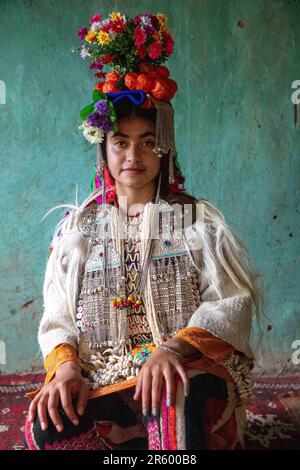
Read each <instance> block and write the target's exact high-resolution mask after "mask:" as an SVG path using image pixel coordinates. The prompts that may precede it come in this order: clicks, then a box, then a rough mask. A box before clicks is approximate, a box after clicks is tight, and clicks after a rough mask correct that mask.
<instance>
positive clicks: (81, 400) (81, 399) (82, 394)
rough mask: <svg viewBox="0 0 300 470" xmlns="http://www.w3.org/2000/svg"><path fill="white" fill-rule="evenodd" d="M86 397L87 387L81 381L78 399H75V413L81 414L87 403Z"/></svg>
mask: <svg viewBox="0 0 300 470" xmlns="http://www.w3.org/2000/svg"><path fill="white" fill-rule="evenodd" d="M87 398H88V389H87V386H86V384H85V383H82V384H81V385H80V389H79V394H78V399H77V406H76V409H77V413H78V414H79V415H80V416H82V415H83V413H84V410H85V407H86V404H87Z"/></svg>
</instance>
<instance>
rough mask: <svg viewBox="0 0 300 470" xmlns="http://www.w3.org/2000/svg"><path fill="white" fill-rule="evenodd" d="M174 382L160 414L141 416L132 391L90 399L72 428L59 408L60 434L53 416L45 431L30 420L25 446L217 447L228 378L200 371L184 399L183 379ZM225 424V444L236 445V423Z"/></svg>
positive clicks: (67, 447)
mask: <svg viewBox="0 0 300 470" xmlns="http://www.w3.org/2000/svg"><path fill="white" fill-rule="evenodd" d="M175 383H176V402H175V404H174V405H173V406H171V407H167V406H166V387H165V386H164V387H163V389H162V400H161V410H160V416H159V417H158V418H156V417H153V416H149V417H146V418H143V416H142V414H141V403H140V402H136V401H134V400H133V399H132V396H133V391H132V390H127V391H125V392H124V391H123V392H118V393H114V394H111V395H107V396H103V397H99V398H95V399H90V400H88V404H87V408H86V411H85V413H84V415H83V416H82V417H80V418H79V425H78V426H74V425H73V424H72V423H71V422H70V420H69V419H68V418H67V416H66V415H65V413H64V411H63V410H62V408H61V407H59V414H60V416H61V419H62V421H63V424H64V430H63V432H61V433H59V432H58V431H57V430H56V428H55V426H54V425H53V424H52V422H51V420H50V418H49V416H48V419H49V425H48V429H47V430H46V431H42V429H41V426H40V422H39V418H38V416H37V417H36V420H35V423H33V424H30V423H29V422H28V420H26V424H25V441H24V442H25V444H26V447H27V448H28V449H29V450H71V449H72V450H87V449H90V450H96V449H97V450H105V449H112V450H116V449H150V450H157V449H164V450H179V449H187V450H188V449H194V450H196V449H208V448H214V445H215V444H214V439H215V438H214V436H213V435H212V434H211V428H212V424H215V423H216V422H217V421H218V420H219V419H220V417H221V415H222V414H223V412H224V410H225V408H226V404H227V399H228V393H227V386H226V382H225V380H223V379H220V378H218V377H215V376H213V375H210V374H198V375H196V376H194V377H192V378H191V379H190V394H189V396H188V397H187V398H183V395H182V382H181V380H180V379H179V376H178V375H176V376H175ZM180 390H181V392H180ZM75 403H76V401H75V399H74V400H73V404H74V405H75ZM228 424H229V427H228ZM224 426H225V427H226V432H225V434H226V439H224V443H223V446H224V448H229V449H230V448H234V447H235V444H236V427H235V421H234V420H229V421H227V423H226V424H225V425H224ZM223 430H224V428H223ZM218 435H219V434H218V433H216V436H218Z"/></svg>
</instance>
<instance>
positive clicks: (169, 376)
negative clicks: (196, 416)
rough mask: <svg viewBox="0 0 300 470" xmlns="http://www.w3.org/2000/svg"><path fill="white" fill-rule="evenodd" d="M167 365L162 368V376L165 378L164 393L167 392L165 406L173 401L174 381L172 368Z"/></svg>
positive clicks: (170, 404)
mask: <svg viewBox="0 0 300 470" xmlns="http://www.w3.org/2000/svg"><path fill="white" fill-rule="evenodd" d="M173 367H176V366H172V368H171V367H170V366H169V364H168V367H165V369H164V376H165V379H166V393H167V406H172V405H173V404H174V401H175V382H174V369H173Z"/></svg>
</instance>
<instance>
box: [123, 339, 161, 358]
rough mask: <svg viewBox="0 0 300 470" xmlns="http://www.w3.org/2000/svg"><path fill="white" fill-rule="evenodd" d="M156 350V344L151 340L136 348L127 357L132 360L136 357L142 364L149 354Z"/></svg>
mask: <svg viewBox="0 0 300 470" xmlns="http://www.w3.org/2000/svg"><path fill="white" fill-rule="evenodd" d="M156 350H157V346H156V344H155V343H154V342H153V340H150V341H149V342H144V343H142V344H140V345H139V346H137V347H136V348H134V349H132V351H130V354H129V355H130V356H131V357H132V359H133V358H135V357H138V358H139V359H141V360H142V361H143V362H146V360H147V359H148V357H149V356H150V354H151V353H152V352H154V351H156Z"/></svg>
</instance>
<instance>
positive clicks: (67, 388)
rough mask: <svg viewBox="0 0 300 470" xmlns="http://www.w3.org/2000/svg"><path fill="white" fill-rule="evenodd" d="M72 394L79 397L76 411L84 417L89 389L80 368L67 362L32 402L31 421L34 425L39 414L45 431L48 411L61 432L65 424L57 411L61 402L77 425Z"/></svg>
mask: <svg viewBox="0 0 300 470" xmlns="http://www.w3.org/2000/svg"><path fill="white" fill-rule="evenodd" d="M72 394H74V395H77V404H76V411H77V413H78V414H79V415H80V416H82V415H83V413H84V409H85V407H86V404H87V397H88V387H87V384H86V383H85V381H84V379H83V377H82V375H81V373H80V367H79V366H78V365H77V364H75V363H74V362H65V363H64V364H62V365H61V366H60V367H59V368H58V369H57V370H56V372H55V376H54V378H53V379H52V380H51V382H49V383H48V384H45V385H43V387H42V388H41V390H40V391H39V393H38V394H37V395H36V396H35V397H34V399H33V400H32V402H31V404H30V407H29V413H28V419H29V421H30V422H31V423H32V422H33V421H34V420H35V416H36V412H38V416H39V420H40V423H41V428H42V430H43V431H45V430H46V429H47V427H48V419H47V410H48V413H49V416H50V418H51V420H52V422H53V424H54V426H55V427H56V429H57V431H58V432H61V431H62V430H63V423H62V420H61V417H60V415H59V413H58V410H57V407H58V404H59V401H60V402H61V405H62V407H63V409H64V411H65V413H66V415H67V416H68V418H69V419H70V421H72V423H73V424H74V425H77V424H78V423H79V420H78V417H77V415H76V413H75V410H74V407H73V405H72Z"/></svg>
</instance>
